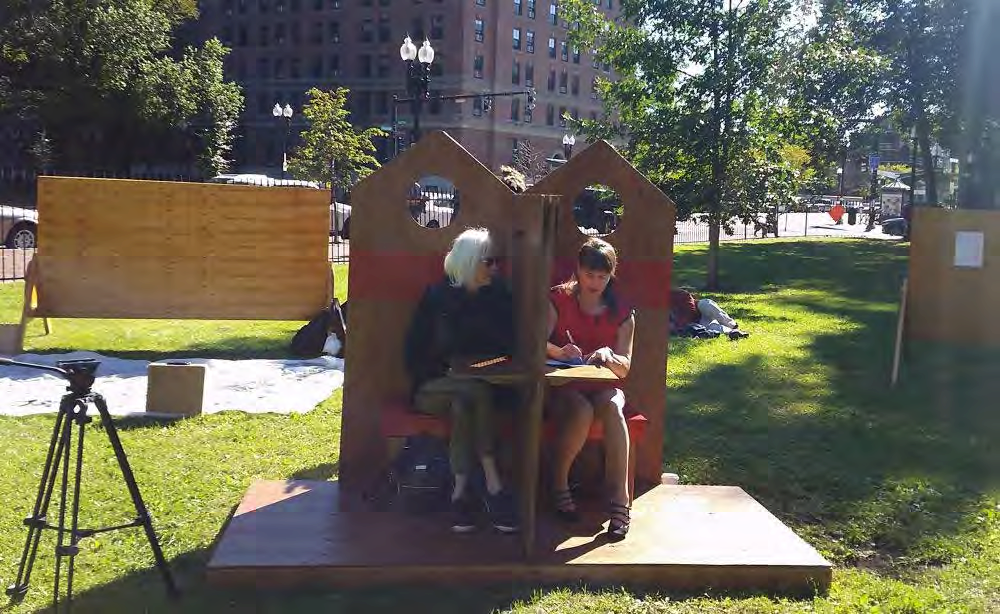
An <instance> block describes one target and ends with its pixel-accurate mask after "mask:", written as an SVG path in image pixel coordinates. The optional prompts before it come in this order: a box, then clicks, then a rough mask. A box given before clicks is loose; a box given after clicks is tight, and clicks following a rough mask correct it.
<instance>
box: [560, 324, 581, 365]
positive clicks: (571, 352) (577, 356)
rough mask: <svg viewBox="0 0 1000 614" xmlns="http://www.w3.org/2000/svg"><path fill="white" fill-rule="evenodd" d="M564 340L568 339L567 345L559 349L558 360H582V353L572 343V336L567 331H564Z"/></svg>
mask: <svg viewBox="0 0 1000 614" xmlns="http://www.w3.org/2000/svg"><path fill="white" fill-rule="evenodd" d="M566 338H567V339H569V343H567V344H566V345H564V346H562V347H561V348H559V354H560V356H559V360H565V361H569V360H582V359H583V351H582V350H580V348H579V347H577V345H576V343H574V341H573V335H571V334H570V332H569V330H567V331H566Z"/></svg>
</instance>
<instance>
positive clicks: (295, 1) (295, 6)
mask: <svg viewBox="0 0 1000 614" xmlns="http://www.w3.org/2000/svg"><path fill="white" fill-rule="evenodd" d="M290 6H291V7H292V12H293V13H298V12H299V9H301V8H302V2H301V1H300V0H292V2H291V4H290Z"/></svg>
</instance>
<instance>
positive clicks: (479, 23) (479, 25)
mask: <svg viewBox="0 0 1000 614" xmlns="http://www.w3.org/2000/svg"><path fill="white" fill-rule="evenodd" d="M475 23H476V42H477V43H481V42H483V37H484V36H485V32H486V24H484V23H483V20H482V19H481V18H479V17H476V22H475Z"/></svg>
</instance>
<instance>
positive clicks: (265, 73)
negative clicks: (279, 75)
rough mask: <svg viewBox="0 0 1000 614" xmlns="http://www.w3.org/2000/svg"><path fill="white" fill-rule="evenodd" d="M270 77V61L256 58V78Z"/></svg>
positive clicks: (264, 58)
mask: <svg viewBox="0 0 1000 614" xmlns="http://www.w3.org/2000/svg"><path fill="white" fill-rule="evenodd" d="M270 77H271V60H270V59H269V58H266V57H263V58H257V78H258V79H269V78H270Z"/></svg>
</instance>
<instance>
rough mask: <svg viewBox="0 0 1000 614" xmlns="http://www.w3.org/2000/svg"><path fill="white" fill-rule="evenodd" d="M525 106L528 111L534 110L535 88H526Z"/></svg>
mask: <svg viewBox="0 0 1000 614" xmlns="http://www.w3.org/2000/svg"><path fill="white" fill-rule="evenodd" d="M525 108H526V109H528V110H529V111H534V110H535V88H533V87H532V88H528V103H527V105H525Z"/></svg>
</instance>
